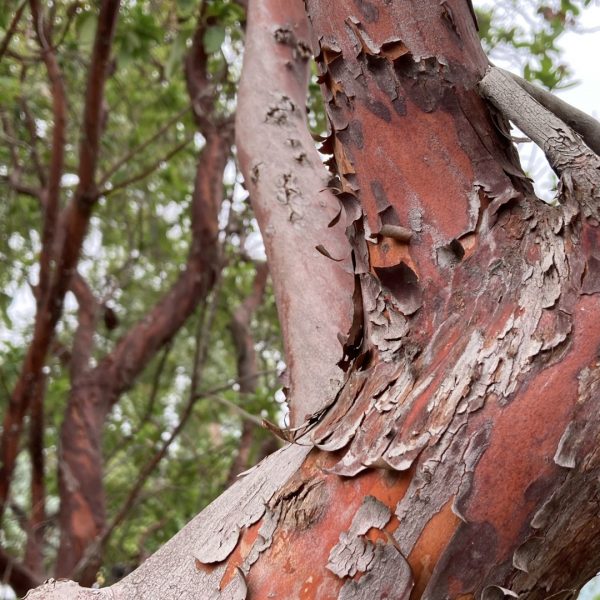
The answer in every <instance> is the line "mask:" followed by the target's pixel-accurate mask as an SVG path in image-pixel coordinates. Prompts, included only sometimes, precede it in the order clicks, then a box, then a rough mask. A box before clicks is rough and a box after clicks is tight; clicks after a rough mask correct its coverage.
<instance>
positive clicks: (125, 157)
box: [98, 104, 191, 188]
mask: <svg viewBox="0 0 600 600" xmlns="http://www.w3.org/2000/svg"><path fill="white" fill-rule="evenodd" d="M190 107H191V104H188V105H187V106H186V107H185V108H183V109H182V110H180V111H179V112H178V113H177V114H175V115H174V116H173V117H172V118H170V119H169V120H168V121H167V122H166V123H165V124H164V125H163V126H162V127H161V128H160V129H158V131H156V133H154V134H153V135H151V136H150V137H149V138H148V139H146V140H144V141H143V142H142V143H141V144H139V145H138V146H136V147H135V148H132V149H131V150H130V151H129V152H127V153H126V154H125V155H123V156H122V157H121V158H119V159H117V160H116V161H115V162H114V163H113V164H112V165H111V166H110V167H109V168H108V169H107V170H106V173H104V175H102V176H101V177H100V180H99V182H98V186H99V187H104V184H105V183H106V182H108V181H109V180H110V178H111V177H112V176H113V175H114V174H115V173H116V172H117V171H118V170H119V169H120V168H121V167H123V166H124V165H126V164H127V163H128V162H129V161H130V160H131V159H132V158H133V157H134V156H135V155H136V154H139V153H140V152H141V151H142V150H145V149H146V148H147V147H148V146H149V145H150V144H152V143H153V142H155V141H156V140H157V139H158V138H159V137H161V136H162V135H163V134H164V133H166V132H167V131H168V130H169V129H170V128H171V127H172V126H173V125H174V124H175V123H177V121H179V120H180V119H181V117H183V116H184V115H185V114H186V113H187V112H188V111H189V110H190ZM113 188H114V186H113Z"/></svg>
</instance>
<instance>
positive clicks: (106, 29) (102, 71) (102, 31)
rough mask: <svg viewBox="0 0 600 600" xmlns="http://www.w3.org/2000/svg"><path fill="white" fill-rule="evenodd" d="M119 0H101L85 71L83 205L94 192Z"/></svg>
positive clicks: (81, 168) (80, 192)
mask: <svg viewBox="0 0 600 600" xmlns="http://www.w3.org/2000/svg"><path fill="white" fill-rule="evenodd" d="M119 4H120V0H103V2H102V4H101V6H100V14H99V15H98V29H97V31H96V37H95V39H94V47H93V49H92V60H91V63H90V68H89V71H88V84H87V89H86V94H85V109H84V112H83V130H82V136H81V142H80V146H79V171H78V176H79V185H78V193H77V196H78V197H79V202H80V203H83V204H87V203H88V202H91V201H93V198H94V195H95V176H96V167H97V163H98V152H99V147H100V134H101V129H102V101H103V97H104V84H105V82H106V77H107V73H108V63H109V58H110V49H111V45H112V39H113V34H114V31H115V28H116V23H117V15H118V12H119Z"/></svg>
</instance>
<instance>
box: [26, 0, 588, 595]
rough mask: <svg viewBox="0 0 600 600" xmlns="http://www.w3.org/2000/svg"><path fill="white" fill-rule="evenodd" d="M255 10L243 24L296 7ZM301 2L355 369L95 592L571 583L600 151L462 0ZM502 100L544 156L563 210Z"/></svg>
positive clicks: (488, 591) (469, 589)
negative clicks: (349, 273) (488, 38)
mask: <svg viewBox="0 0 600 600" xmlns="http://www.w3.org/2000/svg"><path fill="white" fill-rule="evenodd" d="M286 4H287V3H286ZM298 4H299V3H298ZM259 6H261V7H262V9H263V10H259V9H258V8H257V4H256V3H253V2H251V3H250V13H249V23H248V36H249V38H250V39H252V36H253V35H259V31H258V29H260V28H261V27H262V28H263V31H265V30H268V29H269V28H270V31H271V32H273V31H276V30H277V28H278V26H279V24H280V22H281V14H282V13H281V10H280V9H281V7H282V5H281V3H280V2H277V1H276V0H264V1H263V2H262V3H261V4H260V5H259ZM306 6H307V11H308V14H309V16H310V18H311V21H312V27H313V31H314V39H315V52H316V54H317V60H318V64H319V68H320V72H321V73H320V81H321V83H322V85H323V91H324V96H325V100H326V107H327V111H328V115H329V118H330V122H331V129H332V133H331V136H330V137H329V139H328V140H327V141H326V142H325V145H324V148H325V150H326V151H330V152H331V153H332V154H333V156H334V161H333V162H332V164H333V165H334V166H335V169H336V175H337V192H336V193H337V196H338V198H339V200H340V202H341V205H342V208H343V210H342V214H341V216H340V219H341V220H342V222H345V225H346V227H347V232H348V234H349V240H350V245H351V251H352V260H351V264H352V266H353V274H354V284H355V286H356V287H355V293H354V297H355V298H358V299H359V301H358V302H356V303H355V311H356V314H355V316H354V320H353V323H354V324H355V326H354V327H352V328H351V332H350V335H346V333H347V332H345V331H340V338H341V339H343V340H344V342H345V343H344V352H343V355H344V358H343V360H341V361H340V362H339V365H340V367H341V368H342V369H343V384H342V386H341V389H340V390H339V392H338V393H337V394H335V396H334V397H333V398H332V399H330V400H329V403H328V404H327V405H326V406H324V407H323V406H321V408H320V410H319V411H318V412H316V413H314V414H313V415H312V416H311V417H310V418H309V419H308V420H307V421H306V422H305V423H304V424H303V426H302V427H300V428H299V429H298V428H296V429H295V430H290V431H288V432H284V435H287V437H288V438H289V439H292V440H293V441H294V443H293V444H291V445H289V446H287V447H285V448H284V449H282V450H281V451H279V452H277V453H275V454H274V455H272V456H271V457H269V458H268V459H266V460H265V461H264V462H263V463H261V465H259V466H258V467H257V468H255V469H254V470H252V471H251V472H250V473H248V474H247V475H246V476H245V478H243V479H242V480H241V481H239V482H238V483H236V484H235V485H234V486H233V487H232V488H230V489H229V490H228V491H227V492H226V493H225V494H223V495H222V496H221V497H220V498H219V499H218V500H216V501H215V502H214V503H213V504H212V505H211V506H210V507H208V508H207V509H206V510H205V511H203V512H202V513H201V514H200V515H198V517H196V518H195V519H194V520H193V521H192V522H191V523H190V524H189V525H188V526H187V527H186V528H185V529H183V530H182V531H181V532H180V533H179V534H178V535H177V536H175V537H174V538H173V539H172V540H171V541H170V542H169V543H168V544H167V545H166V546H165V547H164V548H162V549H161V550H160V551H159V552H157V553H156V554H155V555H154V556H153V557H151V558H150V559H148V561H147V562H146V563H144V564H143V565H142V566H141V567H140V568H139V569H138V570H137V571H136V572H134V573H133V574H131V575H130V576H128V577H127V578H126V579H124V580H123V581H122V582H120V583H118V584H116V585H115V586H113V587H112V588H111V589H110V590H103V591H102V592H100V593H98V595H97V596H95V597H101V598H102V597H106V598H110V597H115V596H116V597H118V598H119V599H120V600H128V599H132V600H133V599H134V598H136V599H146V598H147V599H155V598H162V599H169V598H173V599H175V598H192V597H201V598H207V599H212V598H215V599H216V598H235V599H238V598H239V599H243V598H259V599H263V598H265V599H266V598H311V599H319V600H324V599H329V598H340V599H345V598H348V599H349V598H352V599H354V598H365V599H367V598H368V599H373V598H396V599H407V600H408V599H412V600H416V599H430V600H439V599H442V598H444V599H446V598H452V599H463V600H466V599H471V598H482V599H484V600H490V599H495V598H510V597H514V598H527V599H535V600H537V599H539V600H541V599H545V598H553V599H559V598H560V599H563V598H573V597H574V596H575V595H576V592H577V590H578V589H579V588H580V587H581V586H582V585H583V583H585V581H586V580H588V579H589V578H590V577H591V576H592V575H593V574H595V573H596V571H597V570H598V567H599V566H600V565H599V560H598V556H599V555H600V536H599V535H598V528H599V527H600V522H599V521H598V495H599V493H600V489H599V488H600V483H599V481H600V479H599V475H600V452H599V451H598V436H599V434H600V422H599V419H598V416H597V414H598V410H597V406H598V400H599V393H600V361H599V351H600V328H598V326H597V314H598V308H599V301H598V293H599V292H600V253H599V251H598V250H597V248H598V247H600V244H599V241H600V240H599V230H598V224H599V221H600V215H599V214H598V200H599V199H600V198H599V196H600V192H599V191H598V190H600V159H599V158H598V157H597V156H596V155H595V154H594V153H593V152H592V151H591V150H589V148H588V147H586V146H585V145H584V144H583V142H582V141H581V139H580V138H579V136H578V135H577V134H576V133H575V132H574V131H572V130H571V129H570V128H569V127H568V126H567V125H566V124H564V123H563V122H562V121H560V120H559V119H557V118H556V117H555V116H553V115H551V114H550V113H548V112H547V111H545V110H544V109H543V108H542V107H541V106H540V105H539V104H537V103H536V102H535V101H533V100H532V99H531V97H530V96H529V95H528V94H527V93H525V92H524V90H523V89H522V88H521V87H519V85H518V84H516V83H514V82H513V81H512V80H510V79H509V78H506V77H504V76H502V75H501V74H499V73H498V72H497V71H495V70H493V69H492V70H489V71H488V69H489V67H488V63H487V60H486V58H485V56H484V55H483V53H482V51H481V48H480V46H479V42H478V40H477V35H476V28H475V23H474V20H473V16H472V12H471V10H470V5H469V3H467V2H464V1H462V0H455V1H452V0H448V1H444V2H441V3H440V2H439V1H438V0H412V1H406V2H402V3H392V2H389V1H387V0H370V1H369V2H367V1H360V2H358V1H350V0H337V1H336V2H335V3H333V6H332V3H331V2H325V1H324V0H307V2H306ZM265 7H266V8H265ZM269 15H271V17H272V18H271V20H269V19H268V17H269ZM278 15H279V16H278ZM267 23H268V25H267ZM265 27H266V28H267V29H265ZM290 29H291V30H292V31H293V30H294V29H293V27H292V25H290ZM277 43H278V42H277V40H275V39H274V40H273V41H272V44H273V48H276V44H277ZM265 44H266V42H265ZM263 48H264V50H263V51H265V52H267V51H268V50H267V47H266V46H264V47H263ZM273 48H272V49H271V52H275V51H274V50H273ZM267 56H268V55H265V60H267V58H266V57H267ZM250 60H251V57H249V56H247V57H246V63H245V67H244V68H245V70H247V69H251V68H252V67H251V66H250V65H249V61H250ZM486 73H487V74H486ZM482 80H483V81H482ZM480 82H481V83H480ZM274 84H275V85H276V83H274ZM482 96H485V97H486V98H488V99H489V100H490V101H491V102H493V106H492V104H488V103H487V102H486V101H485V100H484V99H483V97H482ZM502 113H504V114H506V115H507V116H508V117H510V118H511V120H513V121H515V122H516V123H517V124H518V125H519V127H520V128H521V129H522V130H524V131H525V132H526V133H527V134H529V135H531V137H532V138H533V139H534V141H536V143H538V144H540V145H541V146H542V147H543V148H544V150H545V151H546V154H547V156H548V158H549V160H550V161H551V164H552V166H553V167H554V169H555V170H556V171H557V173H559V174H560V176H561V185H560V201H561V203H560V205H559V206H557V207H552V206H548V205H545V204H543V203H542V202H541V201H539V200H538V199H537V198H535V197H534V196H533V193H532V191H531V188H530V185H529V182H528V181H527V179H526V178H525V177H524V175H523V174H522V172H521V169H520V167H519V164H518V160H517V158H516V153H515V151H514V148H513V146H512V143H511V141H510V138H509V135H508V132H509V129H508V123H507V121H506V119H505V117H504V116H503V114H502ZM251 116H252V115H247V117H248V119H250V117H251ZM255 117H256V118H257V119H262V118H263V116H262V114H260V115H255ZM324 243H326V240H324ZM331 255H332V256H333V257H334V258H338V257H336V256H335V255H334V254H333V253H331ZM307 260H309V259H307ZM272 275H273V278H274V280H275V285H278V282H277V280H276V278H277V277H280V278H281V280H280V282H279V285H281V286H285V276H286V274H285V273H279V274H278V272H277V271H275V272H272ZM330 292H331V293H332V294H333V295H334V296H333V297H334V298H335V290H333V291H331V290H330ZM341 298H342V299H347V295H346V296H341ZM334 310H335V307H334ZM323 335H325V333H324V334H323ZM329 341H330V340H329ZM307 343H312V340H307ZM323 371H324V369H319V371H318V374H319V376H320V374H321V373H322V372H323ZM298 385H299V387H300V384H298ZM290 401H291V403H292V405H293V406H294V407H295V414H297V415H298V414H299V415H302V414H304V413H305V412H306V410H305V406H304V405H303V401H304V398H303V397H302V396H298V395H295V396H292V397H291V398H290ZM311 404H312V405H314V404H315V402H314V401H312V400H311ZM316 404H317V405H318V404H319V403H318V402H317V403H316ZM52 586H54V587H52ZM69 586H71V587H69ZM52 589H54V590H55V592H56V596H52V594H51V593H50V591H51V590H52ZM74 589H75V587H74V584H70V583H61V584H55V583H52V584H48V585H47V586H46V587H45V588H44V590H43V591H40V592H36V593H40V594H47V595H45V596H36V595H35V594H32V597H44V598H50V597H74V595H73V594H74ZM61 594H63V595H62V596H61ZM68 594H71V595H70V596H69V595H68ZM80 594H81V597H85V596H86V594H87V592H85V591H80ZM111 594H114V596H111Z"/></svg>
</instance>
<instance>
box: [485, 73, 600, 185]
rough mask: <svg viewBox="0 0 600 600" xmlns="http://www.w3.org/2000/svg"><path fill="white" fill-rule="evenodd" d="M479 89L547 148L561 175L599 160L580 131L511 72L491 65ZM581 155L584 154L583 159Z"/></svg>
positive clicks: (542, 147) (533, 138)
mask: <svg viewBox="0 0 600 600" xmlns="http://www.w3.org/2000/svg"><path fill="white" fill-rule="evenodd" d="M479 90H480V92H481V94H482V95H483V96H484V97H485V98H487V99H488V100H490V101H491V102H492V104H494V105H495V106H496V107H497V108H498V109H499V110H500V111H501V112H502V113H503V114H504V115H505V116H506V118H508V119H510V120H511V121H512V122H513V123H514V124H515V125H516V126H517V127H518V128H519V129H520V130H521V131H523V133H525V134H526V135H527V136H529V137H530V138H531V140H532V141H533V142H535V143H536V144H537V145H538V146H539V147H540V148H541V149H542V150H543V151H544V154H545V155H546V157H547V159H548V162H549V163H550V166H551V167H552V168H553V169H554V170H555V171H556V172H557V173H558V174H559V175H561V174H562V173H563V172H564V171H565V170H566V169H571V168H574V167H576V166H577V165H578V164H581V165H584V166H589V165H593V164H596V163H597V162H598V160H599V159H598V157H597V156H596V155H595V154H594V153H593V152H592V151H591V150H589V149H588V148H587V147H586V146H585V145H584V144H583V143H582V141H581V138H579V136H578V135H577V133H576V132H574V131H573V130H572V129H571V128H570V127H569V126H568V125H567V124H566V123H564V122H563V121H562V120H561V119H560V118H559V117H558V116H557V115H556V114H555V113H554V112H551V111H550V110H548V109H546V108H545V107H544V106H542V105H541V104H540V103H539V102H538V101H537V100H536V99H535V98H534V97H533V96H531V95H530V94H529V93H528V91H526V90H525V88H524V87H522V86H521V85H519V84H518V83H517V82H516V81H515V78H514V77H513V76H512V74H510V73H508V72H507V71H503V70H501V69H498V68H496V67H491V68H490V69H488V71H487V73H486V74H485V76H484V77H483V79H482V80H481V82H480V83H479ZM582 157H585V160H583V162H582V161H581V158H582Z"/></svg>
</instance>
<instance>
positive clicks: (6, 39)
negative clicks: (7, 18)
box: [0, 0, 27, 60]
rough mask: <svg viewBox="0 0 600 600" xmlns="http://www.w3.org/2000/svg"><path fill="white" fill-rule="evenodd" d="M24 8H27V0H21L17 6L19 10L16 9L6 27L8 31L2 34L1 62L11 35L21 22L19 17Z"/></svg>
mask: <svg viewBox="0 0 600 600" xmlns="http://www.w3.org/2000/svg"><path fill="white" fill-rule="evenodd" d="M25 6H27V0H23V1H22V2H21V4H20V5H19V8H17V10H16V11H15V14H14V15H13V18H12V20H11V22H10V25H9V26H8V29H7V30H6V33H5V34H4V38H3V40H2V42H1V43H0V60H2V57H3V56H4V53H5V52H6V50H7V48H8V46H9V45H10V42H11V40H12V37H13V35H14V34H15V32H16V31H17V27H18V25H19V21H20V20H21V16H22V15H23V10H24V9H25Z"/></svg>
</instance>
